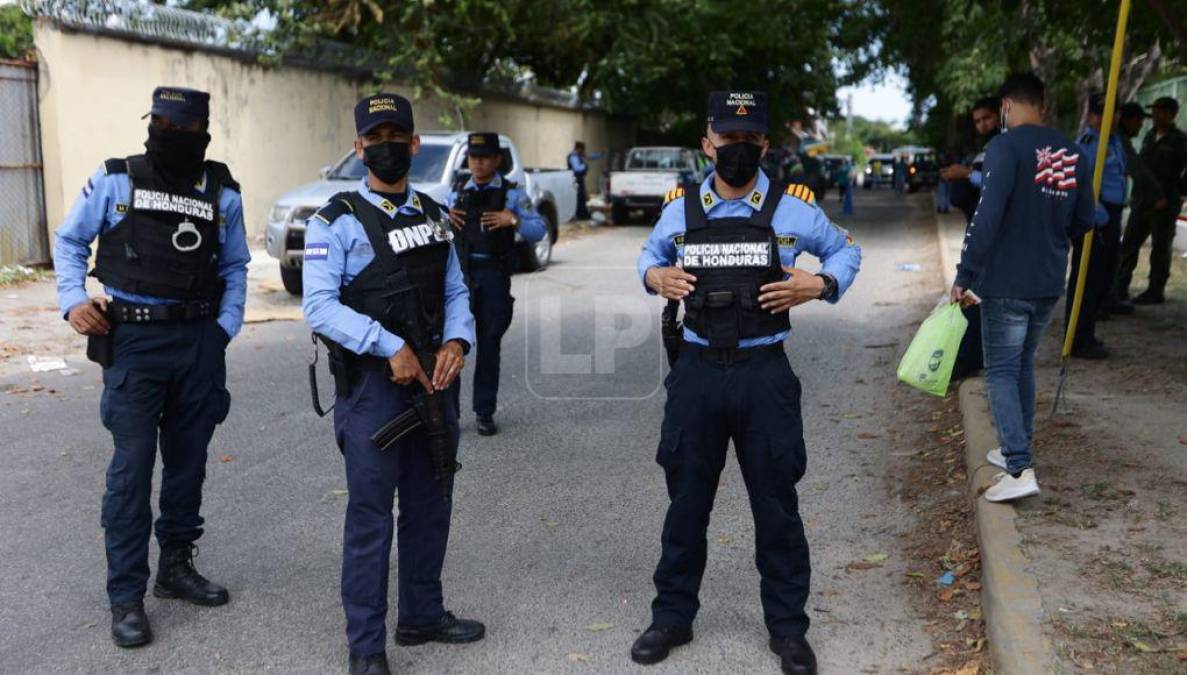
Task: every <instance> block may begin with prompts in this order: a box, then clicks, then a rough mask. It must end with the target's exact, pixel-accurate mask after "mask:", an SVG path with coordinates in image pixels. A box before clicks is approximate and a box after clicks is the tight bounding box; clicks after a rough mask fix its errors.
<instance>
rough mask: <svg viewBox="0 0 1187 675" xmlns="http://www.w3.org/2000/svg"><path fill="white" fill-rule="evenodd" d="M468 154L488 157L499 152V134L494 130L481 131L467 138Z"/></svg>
mask: <svg viewBox="0 0 1187 675" xmlns="http://www.w3.org/2000/svg"><path fill="white" fill-rule="evenodd" d="M466 154H467V155H469V156H470V157H486V156H489V155H497V154H499V135H498V134H496V133H495V132H493V131H479V132H476V133H473V134H470V135H469V136H468V137H467V139H466Z"/></svg>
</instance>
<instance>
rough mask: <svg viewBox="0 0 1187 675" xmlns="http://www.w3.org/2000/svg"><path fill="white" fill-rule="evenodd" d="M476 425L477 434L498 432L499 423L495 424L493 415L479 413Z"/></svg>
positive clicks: (487, 434) (485, 434)
mask: <svg viewBox="0 0 1187 675" xmlns="http://www.w3.org/2000/svg"><path fill="white" fill-rule="evenodd" d="M477 426H478V435H479V436H494V435H495V434H497V433H499V425H497V424H495V417H494V415H479V416H478V424H477Z"/></svg>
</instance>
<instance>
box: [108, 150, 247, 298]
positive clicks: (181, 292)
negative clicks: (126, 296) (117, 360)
mask: <svg viewBox="0 0 1187 675" xmlns="http://www.w3.org/2000/svg"><path fill="white" fill-rule="evenodd" d="M106 168H107V173H108V174H119V173H127V174H128V180H129V182H130V183H131V186H132V194H131V197H130V199H129V204H128V205H127V209H128V211H127V214H126V215H125V216H124V218H123V220H121V221H120V222H119V223H118V224H117V225H116V227H113V228H111V229H109V230H108V231H106V232H104V233H102V234H100V235H99V247H98V252H97V253H96V255H95V270H94V271H93V272H92V274H93V275H94V276H95V277H97V278H98V279H99V280H100V281H102V282H103V284H104V285H106V286H110V287H112V288H117V289H119V290H121V291H125V292H127V293H136V294H141V295H151V296H155V297H159V298H168V299H171V300H218V299H219V298H220V297H221V296H222V293H223V285H224V284H223V280H222V278H221V277H219V274H218V256H219V253H220V251H221V248H222V247H221V245H220V244H219V241H218V230H219V209H218V202H219V194H220V192H221V191H222V188H223V187H228V188H231V189H232V190H235V191H238V190H239V184H238V183H236V182H235V181H234V179H232V178H231V172H230V171H229V170H228V169H227V166H226V165H225V164H221V163H219V162H210V161H208V162H206V189H205V191H204V192H198V191H197V190H188V191H186V190H178V189H177V188H175V187H172V186H170V185H169V184H167V183H166V182H165V181H164V180H163V179H162V178H161V177H160V176H159V175H158V174H157V173H156V172H155V171H153V170H152V166H151V165H150V164H149V162H148V159H147V158H146V157H145V156H144V155H133V156H131V157H128V158H126V159H109V160H107V162H106Z"/></svg>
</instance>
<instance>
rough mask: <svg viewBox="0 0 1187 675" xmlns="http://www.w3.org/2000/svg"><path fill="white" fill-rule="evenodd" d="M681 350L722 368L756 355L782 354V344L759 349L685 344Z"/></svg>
mask: <svg viewBox="0 0 1187 675" xmlns="http://www.w3.org/2000/svg"><path fill="white" fill-rule="evenodd" d="M681 348H682V349H683V350H685V351H687V352H689V354H690V355H691V356H694V357H697V358H700V359H701V360H703V361H708V362H710V363H716V364H719V365H723V366H729V365H733V364H735V363H738V362H740V361H745V360H746V359H749V358H750V357H751V356H754V355H756V354H771V353H776V352H777V353H780V354H782V353H783V343H782V342H776V343H774V344H769V345H762V346H759V347H706V346H704V345H698V344H696V343H694V342H685V343H684V344H683V345H682V346H681Z"/></svg>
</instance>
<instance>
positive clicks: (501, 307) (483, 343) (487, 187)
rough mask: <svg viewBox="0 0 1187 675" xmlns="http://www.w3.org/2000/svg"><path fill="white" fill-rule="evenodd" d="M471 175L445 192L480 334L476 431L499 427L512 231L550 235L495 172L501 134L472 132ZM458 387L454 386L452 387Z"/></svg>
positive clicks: (532, 238) (523, 197) (535, 237)
mask: <svg viewBox="0 0 1187 675" xmlns="http://www.w3.org/2000/svg"><path fill="white" fill-rule="evenodd" d="M466 157H467V160H466V161H467V167H468V168H469V170H470V178H469V180H467V181H466V182H465V183H464V184H461V185H458V186H457V189H456V190H454V192H453V193H451V194H450V195H449V199H448V202H447V203H448V205H449V218H450V221H451V222H452V223H453V227H454V229H456V230H457V234H456V236H455V238H454V244H455V245H456V246H457V250H458V256H459V258H460V260H461V262H462V269H463V271H464V272H465V276H466V281H467V284H468V286H469V288H470V308H471V310H472V312H473V314H474V322H475V328H476V330H477V335H478V344H477V345H476V346H477V348H478V353H477V354H476V355H475V360H476V363H475V364H474V405H473V407H474V414H475V415H477V416H478V423H477V424H478V433H479V434H481V435H483V436H491V435H494V434H496V433H498V431H499V428H498V426H497V425H496V424H495V419H494V415H495V407H496V405H497V403H498V396H499V355H500V350H501V345H502V341H503V335H504V334H505V333H506V332H507V328H508V327H509V326H510V325H511V310H512V305H513V304H514V302H515V298H513V297H511V271H512V267H513V266H514V259H513V255H514V253H515V232H516V231H517V230H518V231H519V233H520V234H521V235H523V238H524V239H525V240H527V241H528V242H529V243H535V242H538V241H540V240H541V239H543V238H544V237H546V236H548V226H547V225H545V224H544V218H543V217H541V216H540V214H538V213H536V210H535V209H533V208H532V201H531V199H530V198H528V196H527V194H525V193H524V191H523V190H521V189H520V188H519V186H518V185H516V184H515V183H514V182H512V181H509V180H507V179H505V178H504V177H503V176H502V175H500V174H499V168H500V166H501V165H502V161H503V155H502V152H501V151H500V150H499V135H498V134H495V133H490V132H483V133H475V134H470V135H469V138H468V142H467V148H466ZM455 393H456V392H455Z"/></svg>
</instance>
